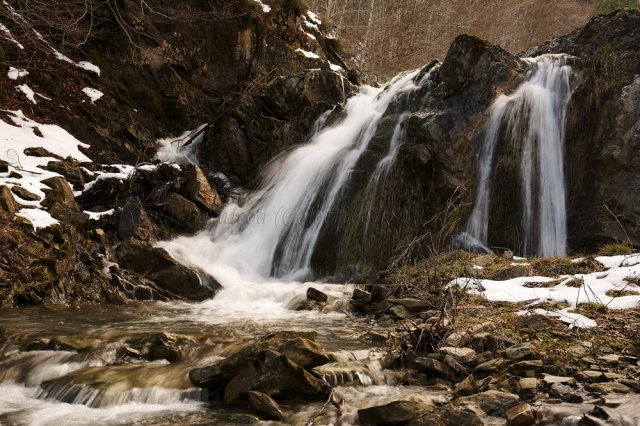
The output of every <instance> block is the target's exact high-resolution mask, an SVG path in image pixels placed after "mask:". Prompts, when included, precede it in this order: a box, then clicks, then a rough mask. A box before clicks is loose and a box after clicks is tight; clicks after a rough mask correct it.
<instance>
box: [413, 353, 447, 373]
mask: <svg viewBox="0 0 640 426" xmlns="http://www.w3.org/2000/svg"><path fill="white" fill-rule="evenodd" d="M414 364H415V367H416V369H417V370H418V371H419V372H421V373H425V374H428V375H436V376H441V377H446V376H447V375H448V371H447V369H446V367H445V366H444V365H442V363H440V361H437V360H435V359H431V358H425V357H421V358H416V360H415V361H414Z"/></svg>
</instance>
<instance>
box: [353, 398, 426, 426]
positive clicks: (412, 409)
mask: <svg viewBox="0 0 640 426" xmlns="http://www.w3.org/2000/svg"><path fill="white" fill-rule="evenodd" d="M429 409H430V406H428V405H427V404H425V403H423V402H418V401H394V402H390V403H388V404H385V405H378V406H375V407H370V408H364V409H361V410H358V419H359V421H360V424H362V425H384V424H403V423H406V422H409V421H411V420H413V419H416V418H417V417H420V416H421V415H422V414H423V413H424V412H425V411H428V410H429Z"/></svg>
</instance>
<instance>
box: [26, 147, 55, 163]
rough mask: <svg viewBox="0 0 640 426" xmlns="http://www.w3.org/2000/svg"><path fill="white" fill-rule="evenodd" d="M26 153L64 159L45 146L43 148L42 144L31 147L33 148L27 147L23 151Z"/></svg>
mask: <svg viewBox="0 0 640 426" xmlns="http://www.w3.org/2000/svg"><path fill="white" fill-rule="evenodd" d="M22 152H23V153H24V155H28V156H29V157H41V158H42V157H51V158H57V159H60V160H62V157H60V156H59V155H56V154H53V153H52V152H50V151H48V150H46V149H45V148H42V147H40V146H38V147H31V148H25V149H24V150H23V151H22Z"/></svg>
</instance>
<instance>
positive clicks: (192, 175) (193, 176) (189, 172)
mask: <svg viewBox="0 0 640 426" xmlns="http://www.w3.org/2000/svg"><path fill="white" fill-rule="evenodd" d="M186 179H187V181H186V183H185V189H186V191H187V194H188V195H189V198H191V199H192V200H194V201H195V202H197V203H198V204H199V205H200V206H202V207H203V208H204V209H206V210H207V211H210V212H212V213H215V214H220V212H221V211H222V207H223V203H222V198H221V197H220V195H219V194H218V192H217V191H216V190H215V189H213V188H212V187H211V185H210V184H209V181H208V180H207V177H206V176H205V174H204V172H203V171H202V169H201V168H200V167H199V166H196V165H193V164H192V165H189V166H187V169H186Z"/></svg>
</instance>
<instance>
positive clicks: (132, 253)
mask: <svg viewBox="0 0 640 426" xmlns="http://www.w3.org/2000/svg"><path fill="white" fill-rule="evenodd" d="M117 257H118V260H119V262H120V264H121V265H122V266H124V267H126V268H127V269H129V270H131V271H133V272H135V273H137V274H140V275H142V276H144V277H146V278H148V279H150V280H151V281H153V282H154V283H155V284H156V285H157V286H158V287H160V288H161V289H163V290H166V291H169V292H171V293H173V294H174V295H176V296H180V297H184V298H187V299H191V300H203V299H207V298H210V297H213V295H215V293H216V291H217V290H219V289H220V288H221V286H220V284H218V283H217V282H216V281H215V280H214V279H213V278H212V277H209V276H207V275H206V274H205V273H204V272H203V271H198V272H196V271H194V270H192V269H190V268H187V267H186V266H184V265H181V264H179V263H178V262H176V261H175V260H173V258H172V257H171V256H170V255H169V253H167V252H166V251H165V250H164V249H161V248H158V247H153V246H151V245H150V244H149V243H146V242H143V241H140V240H136V239H130V240H127V241H125V242H123V243H122V244H120V245H119V246H118V249H117ZM201 277H202V279H201Z"/></svg>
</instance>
